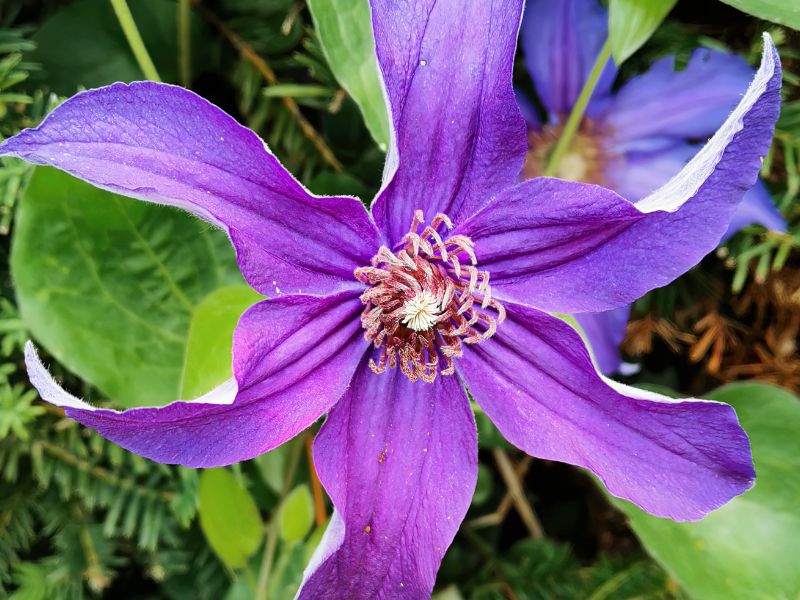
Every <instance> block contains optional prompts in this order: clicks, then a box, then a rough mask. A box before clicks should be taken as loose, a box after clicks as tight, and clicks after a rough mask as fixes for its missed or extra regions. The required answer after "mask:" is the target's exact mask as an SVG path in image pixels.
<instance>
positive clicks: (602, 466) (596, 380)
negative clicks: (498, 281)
mask: <svg viewBox="0 0 800 600" xmlns="http://www.w3.org/2000/svg"><path fill="white" fill-rule="evenodd" d="M506 309H507V310H508V319H506V321H505V322H504V323H503V325H502V326H501V327H500V328H499V329H498V331H497V333H496V334H495V335H494V336H493V337H492V338H490V339H488V340H486V341H485V342H483V343H481V344H474V345H469V346H465V351H464V357H463V358H462V359H461V361H460V362H459V363H458V369H459V372H460V373H461V375H462V376H463V377H464V379H465V381H466V382H467V387H468V388H469V391H470V392H471V394H472V395H473V397H474V398H475V399H476V400H477V402H478V403H479V404H480V405H481V407H482V408H483V409H484V410H485V411H486V414H487V415H488V416H489V418H491V419H492V421H494V423H495V425H497V427H498V428H499V429H500V431H501V432H502V433H503V435H504V436H505V437H506V438H507V439H508V441H510V442H511V443H512V444H514V445H515V446H517V447H519V448H521V449H522V450H524V451H525V452H527V453H528V454H531V455H532V456H537V457H540V458H545V459H548V460H558V461H562V462H567V463H571V464H575V465H578V466H581V467H585V468H587V469H589V470H591V471H592V472H594V473H595V474H596V475H597V476H599V477H600V478H601V479H602V480H603V482H604V483H605V485H606V487H607V488H608V490H609V491H610V492H611V493H612V494H614V495H615V496H619V497H621V498H625V499H627V500H630V501H631V502H634V503H635V504H637V505H638V506H640V507H641V508H643V509H644V510H646V511H648V512H650V513H652V514H655V515H658V516H662V517H668V518H671V519H674V520H696V519H700V518H702V517H703V516H704V515H705V514H706V513H708V512H709V511H711V510H714V509H715V508H718V507H719V506H721V505H722V504H724V503H725V502H727V501H728V500H730V499H731V498H732V497H734V496H736V495H738V494H741V493H743V492H744V491H746V490H747V489H749V488H750V487H751V485H752V483H753V479H754V477H755V473H754V471H753V463H752V458H751V456H750V446H749V443H748V439H747V435H746V434H745V432H744V431H743V430H742V428H741V427H740V426H739V423H738V421H737V419H736V413H735V412H734V410H733V409H732V408H731V407H730V406H728V405H726V404H720V403H716V402H709V401H703V400H683V401H673V400H670V399H668V398H666V397H664V396H659V395H658V394H653V393H649V392H644V391H642V390H637V389H635V388H629V387H625V386H621V385H620V384H616V383H614V382H611V381H608V380H604V379H603V378H602V377H601V376H600V375H599V374H598V373H597V371H596V370H595V368H594V366H593V365H592V363H591V360H590V358H589V354H588V353H587V351H586V348H585V346H584V344H583V342H582V340H581V338H580V336H579V335H578V333H577V332H576V331H575V330H574V329H572V328H571V327H570V326H569V325H567V324H566V323H564V322H563V321H561V320H560V319H557V318H555V317H552V316H550V315H548V314H546V313H542V312H539V311H537V310H535V309H532V308H529V307H525V306H521V305H516V304H510V303H507V304H506Z"/></svg>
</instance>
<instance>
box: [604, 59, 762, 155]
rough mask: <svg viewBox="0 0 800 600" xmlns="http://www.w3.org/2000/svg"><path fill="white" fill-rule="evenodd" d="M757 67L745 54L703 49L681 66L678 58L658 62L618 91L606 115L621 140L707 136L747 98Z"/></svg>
mask: <svg viewBox="0 0 800 600" xmlns="http://www.w3.org/2000/svg"><path fill="white" fill-rule="evenodd" d="M753 73H754V69H753V67H751V66H750V65H749V64H748V63H747V61H746V60H745V59H744V58H742V57H741V56H737V55H735V54H728V53H727V52H720V51H718V50H709V49H707V48H699V49H697V50H695V51H694V53H693V54H692V58H691V59H690V61H689V64H688V65H687V66H686V67H685V68H684V69H682V70H676V67H675V57H673V56H670V57H667V58H663V59H661V60H658V61H656V62H654V63H653V65H652V66H651V67H650V69H649V70H648V71H646V72H645V73H643V74H642V75H639V76H637V77H634V78H633V79H631V80H630V81H629V82H628V83H626V84H625V85H624V86H622V88H620V90H619V91H618V92H617V93H615V94H614V97H613V99H612V100H611V102H610V104H609V105H608V107H607V111H606V112H605V114H604V116H603V121H604V123H605V124H606V125H607V126H609V127H610V128H611V129H612V130H613V136H614V138H615V139H616V140H619V141H621V142H624V141H626V140H634V139H638V138H643V137H649V136H660V135H665V136H669V137H673V138H676V139H686V138H689V139H698V140H702V139H705V138H707V137H709V136H710V135H712V134H713V133H714V131H715V130H716V129H717V127H719V126H720V125H721V124H722V123H723V122H724V121H725V118H726V117H727V116H728V115H729V114H730V113H731V111H732V110H733V109H734V108H735V107H736V104H737V103H738V102H739V100H741V98H742V91H743V90H744V89H745V88H746V87H747V84H748V83H749V82H750V80H751V79H752V78H753Z"/></svg>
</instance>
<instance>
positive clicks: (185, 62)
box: [178, 0, 192, 87]
mask: <svg viewBox="0 0 800 600" xmlns="http://www.w3.org/2000/svg"><path fill="white" fill-rule="evenodd" d="M191 18H192V3H191V0H178V56H179V65H178V66H179V67H180V74H181V85H182V86H183V87H189V84H190V83H191V82H192V35H191V34H192V22H191Z"/></svg>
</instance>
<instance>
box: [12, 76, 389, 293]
mask: <svg viewBox="0 0 800 600" xmlns="http://www.w3.org/2000/svg"><path fill="white" fill-rule="evenodd" d="M0 155H12V156H18V157H20V158H23V159H25V160H27V161H29V162H32V163H35V164H40V165H52V166H55V167H57V168H59V169H62V170H64V171H67V172H68V173H71V174H72V175H75V176H76V177H80V178H81V179H85V180H86V181H88V182H89V183H92V184H93V185H96V186H98V187H101V188H105V189H108V190H111V191H112V192H115V193H118V194H122V195H125V196H131V197H134V198H138V199H140V200H146V201H148V202H156V203H159V204H168V205H172V206H177V207H179V208H182V209H184V210H187V211H189V212H191V213H193V214H195V215H197V216H199V217H201V218H203V219H206V220H208V221H210V222H212V223H214V224H216V225H219V226H221V227H223V228H224V229H226V230H227V231H228V233H229V235H230V237H231V239H232V241H233V243H234V245H235V246H236V249H237V253H238V257H239V266H240V267H241V269H242V272H243V274H244V275H245V277H246V278H247V280H248V282H249V283H250V284H251V285H252V286H253V287H254V288H255V289H257V290H258V291H259V292H261V293H262V294H265V295H267V296H275V295H277V294H279V293H299V292H303V293H309V294H321V295H322V294H328V293H333V292H335V291H337V290H340V289H347V288H353V287H355V286H357V284H356V282H355V280H354V278H353V269H355V268H357V267H360V266H363V265H365V264H367V263H368V262H369V259H370V258H371V257H372V256H373V254H374V253H375V250H376V249H377V247H378V245H379V243H380V242H379V237H380V236H379V234H378V232H377V230H376V228H375V226H374V224H373V223H372V221H371V219H370V217H369V215H368V213H367V212H366V211H365V210H364V208H363V206H362V205H361V203H360V202H359V201H358V200H357V199H355V198H319V197H316V196H313V195H312V194H310V193H309V192H308V191H306V190H305V189H304V188H303V187H302V186H301V185H300V184H299V183H298V182H297V181H296V180H295V179H294V178H293V177H292V176H291V174H289V172H288V171H287V170H286V169H284V168H283V166H282V165H281V164H280V163H279V162H278V160H277V159H276V158H275V157H274V156H273V155H272V154H271V153H270V152H269V150H268V149H267V147H266V146H265V144H264V142H263V141H261V140H260V139H259V138H258V136H257V135H256V134H254V133H253V132H252V131H250V130H249V129H247V128H245V127H242V126H241V125H239V124H238V123H237V122H236V121H235V120H234V119H233V118H232V117H230V116H229V115H227V114H226V113H224V112H223V111H222V110H220V109H219V108H217V107H216V106H214V105H213V104H211V103H209V102H208V101H206V100H204V99H203V98H201V97H199V96H197V95H196V94H194V93H193V92H190V91H188V90H185V89H182V88H179V87H174V86H169V85H163V84H158V83H152V82H140V83H132V84H130V85H126V84H122V83H118V84H114V85H112V86H109V87H105V88H100V89H96V90H90V91H88V92H84V93H81V94H78V95H77V96H74V97H73V98H71V99H69V100H67V101H66V102H65V103H64V104H62V105H61V106H59V107H58V108H56V109H55V110H54V111H53V112H52V113H51V114H50V115H49V116H48V117H47V118H46V119H45V120H44V122H43V123H42V124H41V125H40V126H39V127H37V128H36V129H27V130H25V131H23V132H22V133H20V134H19V135H17V136H15V137H13V138H10V139H8V140H6V141H5V142H3V144H2V145H0Z"/></svg>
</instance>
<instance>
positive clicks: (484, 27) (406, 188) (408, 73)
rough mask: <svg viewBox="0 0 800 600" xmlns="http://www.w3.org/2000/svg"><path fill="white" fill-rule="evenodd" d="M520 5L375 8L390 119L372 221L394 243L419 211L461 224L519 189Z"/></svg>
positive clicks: (471, 2) (451, 1)
mask: <svg viewBox="0 0 800 600" xmlns="http://www.w3.org/2000/svg"><path fill="white" fill-rule="evenodd" d="M521 11H522V0H495V1H494V2H486V1H485V0H412V1H410V2H402V3H400V2H394V1H391V0H372V20H373V25H374V29H375V41H376V44H377V51H378V62H379V63H380V67H381V71H382V72H383V80H384V83H385V85H386V91H387V94H388V98H389V103H390V106H391V112H392V123H393V131H392V146H391V148H390V149H389V156H388V157H387V164H386V168H385V171H384V189H383V190H382V191H381V193H380V194H379V196H378V197H377V198H376V200H375V203H374V205H373V209H372V211H373V214H374V216H375V220H376V221H377V223H378V225H379V227H380V228H381V229H382V230H383V231H384V233H385V234H386V237H387V238H388V239H389V240H390V242H392V243H395V242H397V241H399V240H400V238H401V237H402V236H403V235H404V234H405V233H406V232H407V231H408V227H409V225H410V223H411V219H412V216H413V214H414V210H416V209H420V208H421V209H423V210H424V211H425V214H426V216H428V218H432V217H433V215H434V214H435V213H437V212H444V213H447V215H448V216H449V217H450V218H451V219H453V221H457V220H459V219H461V218H464V217H466V216H468V215H470V214H472V213H473V212H474V211H475V210H476V209H477V208H478V206H480V205H481V204H482V203H485V202H486V201H487V200H488V198H489V197H490V196H491V195H492V194H494V193H495V192H497V191H499V190H501V189H503V188H505V187H508V186H509V185H511V184H513V183H514V182H515V181H516V179H517V176H518V175H519V173H520V170H521V169H522V163H523V161H524V158H525V149H526V142H525V123H524V120H523V119H522V116H521V115H520V111H519V108H518V107H517V104H516V101H515V98H514V90H513V88H512V86H511V74H512V67H513V61H514V51H515V48H516V36H517V30H518V28H519V21H520V16H521Z"/></svg>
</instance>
